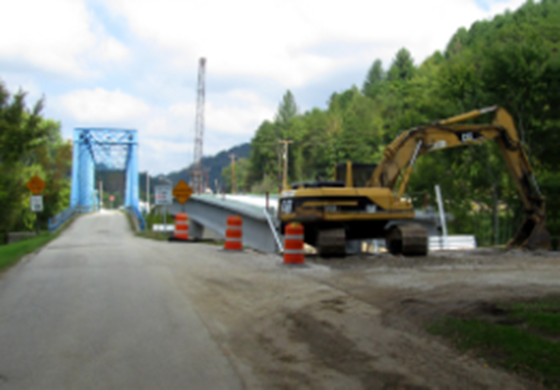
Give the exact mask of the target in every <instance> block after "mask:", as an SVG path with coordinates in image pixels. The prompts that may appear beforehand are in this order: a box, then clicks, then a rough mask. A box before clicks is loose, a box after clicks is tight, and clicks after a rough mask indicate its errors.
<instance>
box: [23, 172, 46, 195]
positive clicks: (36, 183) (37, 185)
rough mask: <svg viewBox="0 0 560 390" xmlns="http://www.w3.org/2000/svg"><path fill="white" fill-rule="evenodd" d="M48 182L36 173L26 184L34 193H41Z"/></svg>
mask: <svg viewBox="0 0 560 390" xmlns="http://www.w3.org/2000/svg"><path fill="white" fill-rule="evenodd" d="M45 185H46V183H45V182H44V181H43V179H41V178H40V177H39V176H37V175H34V176H33V177H32V178H31V179H29V181H28V182H27V183H26V184H25V186H26V187H27V188H28V189H29V191H31V192H33V194H34V195H39V194H40V193H41V191H43V189H44V188H45Z"/></svg>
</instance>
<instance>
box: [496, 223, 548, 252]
mask: <svg viewBox="0 0 560 390" xmlns="http://www.w3.org/2000/svg"><path fill="white" fill-rule="evenodd" d="M545 221H546V220H545V219H544V218H543V219H540V220H535V218H531V217H526V218H525V220H524V221H523V224H522V225H521V228H520V229H519V231H518V232H517V234H516V235H515V236H514V237H513V238H512V239H511V240H510V241H509V242H508V243H507V245H506V248H508V249H511V248H527V249H530V250H535V249H544V250H550V248H551V245H552V240H551V237H550V233H549V232H548V230H546V227H545Z"/></svg>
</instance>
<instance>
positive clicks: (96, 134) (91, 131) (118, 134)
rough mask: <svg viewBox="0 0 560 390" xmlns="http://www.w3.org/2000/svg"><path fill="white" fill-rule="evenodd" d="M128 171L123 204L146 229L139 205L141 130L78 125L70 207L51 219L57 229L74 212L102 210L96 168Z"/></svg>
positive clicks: (98, 169) (50, 224) (75, 131)
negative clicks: (139, 147) (96, 184)
mask: <svg viewBox="0 0 560 390" xmlns="http://www.w3.org/2000/svg"><path fill="white" fill-rule="evenodd" d="M96 170H97V171H123V170H124V172H125V189H124V207H125V208H126V209H127V211H128V212H131V213H134V214H135V215H136V217H137V218H138V220H139V221H140V225H141V226H140V228H141V229H144V225H145V223H144V218H143V217H142V214H141V213H140V210H139V207H138V206H139V205H138V133H137V131H136V130H126V129H111V128H76V129H74V139H73V161H72V190H71V194H70V209H68V210H65V211H63V212H62V213H61V214H59V215H58V216H56V217H55V218H52V219H51V221H49V229H50V230H51V231H52V230H55V229H57V228H58V227H59V226H60V225H61V224H62V223H64V222H65V221H66V220H67V219H68V218H69V217H70V216H71V215H73V214H74V213H76V212H77V213H88V212H92V211H95V210H98V209H99V195H98V194H97V191H96V189H95V171H96Z"/></svg>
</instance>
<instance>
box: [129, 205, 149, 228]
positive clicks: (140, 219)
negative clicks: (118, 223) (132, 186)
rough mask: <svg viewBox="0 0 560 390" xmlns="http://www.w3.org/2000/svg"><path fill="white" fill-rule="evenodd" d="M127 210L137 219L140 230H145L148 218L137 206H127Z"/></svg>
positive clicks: (136, 222)
mask: <svg viewBox="0 0 560 390" xmlns="http://www.w3.org/2000/svg"><path fill="white" fill-rule="evenodd" d="M125 210H126V212H127V213H129V214H130V215H131V216H132V218H133V219H134V221H135V224H136V226H138V229H139V230H144V229H145V228H146V220H145V219H144V216H143V215H142V213H141V212H140V210H138V209H137V208H136V207H127V208H126V209H125Z"/></svg>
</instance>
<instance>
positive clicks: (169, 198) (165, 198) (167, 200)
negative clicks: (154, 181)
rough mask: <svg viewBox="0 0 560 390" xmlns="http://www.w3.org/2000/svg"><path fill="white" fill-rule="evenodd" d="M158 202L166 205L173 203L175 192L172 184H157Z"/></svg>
mask: <svg viewBox="0 0 560 390" xmlns="http://www.w3.org/2000/svg"><path fill="white" fill-rule="evenodd" d="M154 190H155V193H156V204H157V205H159V204H161V205H165V204H172V203H173V192H172V189H171V186H165V185H164V186H155V188H154Z"/></svg>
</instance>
